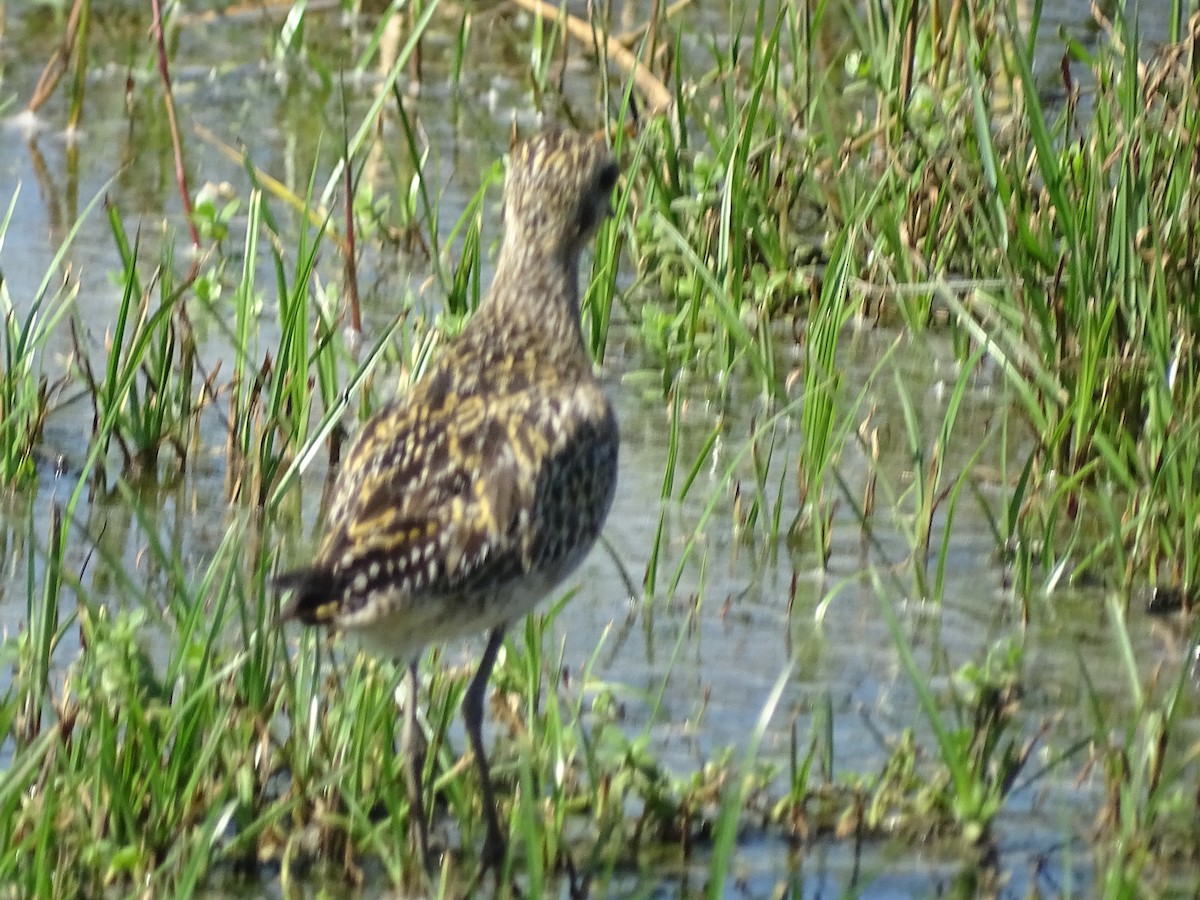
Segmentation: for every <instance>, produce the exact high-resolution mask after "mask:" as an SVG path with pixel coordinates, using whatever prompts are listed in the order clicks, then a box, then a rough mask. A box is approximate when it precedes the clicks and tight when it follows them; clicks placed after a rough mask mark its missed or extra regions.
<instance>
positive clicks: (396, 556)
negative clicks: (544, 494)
mask: <svg viewBox="0 0 1200 900" xmlns="http://www.w3.org/2000/svg"><path fill="white" fill-rule="evenodd" d="M537 405H538V404H537V402H536V401H535V399H534V397H533V394H532V392H529V391H521V392H517V393H515V394H509V395H505V396H503V397H489V398H487V399H486V400H485V399H484V398H483V397H479V396H476V397H467V398H463V399H459V400H456V401H455V402H453V403H448V404H445V405H443V406H441V407H440V408H436V409H431V408H430V407H428V406H426V405H422V404H413V405H397V406H395V407H392V408H389V409H388V410H387V412H386V413H385V414H383V415H381V416H379V417H377V418H375V419H373V420H371V421H370V422H368V424H367V425H366V426H365V427H364V433H363V434H362V436H361V437H360V438H359V440H358V441H357V442H356V444H355V446H354V448H353V449H352V451H351V452H350V454H348V457H347V460H346V463H345V467H344V468H343V474H342V476H341V478H340V479H339V490H338V491H337V494H336V497H335V501H334V505H333V507H332V509H331V513H330V517H329V524H328V528H329V531H328V534H327V536H326V539H325V542H324V543H323V545H322V547H321V550H320V553H319V554H318V559H317V566H316V567H315V568H317V569H318V570H324V571H328V572H329V573H330V574H331V576H332V584H333V587H334V590H333V593H334V594H335V597H334V598H332V599H334V600H335V602H336V608H331V609H329V613H330V618H332V617H335V616H336V617H341V616H345V615H348V614H353V612H354V611H356V610H357V609H360V608H362V607H363V606H364V605H365V604H366V603H367V602H368V600H369V599H370V597H371V596H372V595H373V594H376V593H378V592H386V593H388V594H389V595H391V596H392V597H393V598H397V597H400V598H402V597H405V596H411V595H413V594H414V593H416V592H431V593H435V594H438V593H449V592H453V591H455V590H458V589H460V588H461V587H462V586H463V585H465V584H467V583H469V582H470V583H473V582H476V581H477V580H479V579H493V580H506V579H508V578H512V577H515V576H516V575H518V574H520V572H522V571H523V570H525V569H526V568H527V567H528V560H527V559H526V558H524V557H525V556H526V554H525V553H523V548H524V547H527V546H528V544H529V542H528V540H523V537H524V535H523V533H522V532H523V531H525V530H527V529H528V528H529V526H530V510H531V509H532V506H533V502H534V493H535V490H536V482H537V473H538V471H539V470H540V466H541V463H542V460H543V459H544V456H545V453H546V452H547V450H548V447H547V446H546V442H545V441H541V440H538V439H537V438H536V437H535V436H531V435H530V434H529V432H530V431H531V429H530V428H529V427H528V423H529V422H530V420H531V417H533V416H535V415H536V407H537Z"/></svg>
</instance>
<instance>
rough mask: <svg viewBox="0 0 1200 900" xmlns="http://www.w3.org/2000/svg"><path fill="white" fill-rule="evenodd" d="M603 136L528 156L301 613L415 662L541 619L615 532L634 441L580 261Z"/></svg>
mask: <svg viewBox="0 0 1200 900" xmlns="http://www.w3.org/2000/svg"><path fill="white" fill-rule="evenodd" d="M616 174H617V172H616V165H615V163H614V162H613V161H612V160H611V158H610V157H609V155H608V153H607V150H606V149H605V148H604V145H603V143H602V142H600V141H597V140H595V139H583V138H581V137H579V136H577V135H573V134H571V133H569V132H548V133H547V134H545V135H542V136H540V137H539V138H538V139H535V140H534V141H531V142H529V143H527V144H525V145H522V147H520V148H518V149H517V150H516V151H515V152H514V158H513V160H512V161H511V163H510V169H509V175H508V180H507V183H506V188H505V211H504V222H505V239H504V243H503V246H502V248H501V253H500V259H499V261H498V263H497V270H496V276H495V278H494V280H493V283H492V286H491V288H490V290H489V291H488V294H487V295H486V296H485V298H484V300H483V302H482V303H481V305H480V308H479V311H478V312H477V313H476V315H475V316H474V317H472V319H471V320H470V322H469V323H468V325H467V327H466V328H465V329H464V331H463V333H462V334H461V335H460V336H459V338H458V339H457V340H455V341H453V342H452V343H451V344H450V345H449V346H448V347H447V348H446V350H445V352H444V353H443V354H442V355H441V357H440V358H439V359H438V360H437V361H436V362H435V363H434V364H433V366H432V368H431V369H430V370H429V371H428V372H427V373H426V374H425V376H424V377H423V378H422V379H421V381H419V382H418V383H417V384H416V385H415V386H414V387H413V389H412V390H411V391H410V392H409V393H408V394H407V395H406V396H404V397H402V398H400V399H398V400H396V401H394V402H392V403H390V404H389V405H387V406H386V407H384V408H383V409H381V410H380V411H379V412H378V413H376V415H375V416H373V417H372V418H371V419H370V420H369V421H368V422H367V423H366V424H365V425H364V426H363V428H362V431H361V433H360V434H359V436H358V438H357V439H356V441H355V442H354V444H353V446H352V447H351V449H350V451H349V453H348V454H347V457H346V460H345V462H344V465H343V468H342V471H341V473H340V475H339V478H338V481H337V485H336V488H335V491H334V497H333V501H332V505H331V507H330V512H329V516H328V520H327V528H326V534H325V539H324V541H323V543H322V545H321V548H320V550H319V552H318V554H317V558H316V560H315V562H314V564H313V565H312V567H310V568H307V569H303V570H300V571H298V572H294V573H290V574H288V575H285V576H282V577H281V579H280V584H281V585H282V586H283V587H288V588H292V589H293V590H294V591H295V593H294V595H293V597H292V599H291V601H290V602H289V604H288V605H287V607H286V608H285V609H284V611H283V615H284V617H285V618H293V617H294V618H298V619H300V620H301V621H303V622H305V623H308V624H326V625H333V626H336V627H339V628H342V629H347V630H352V631H354V632H356V633H358V634H359V635H360V637H361V638H362V639H363V640H364V641H365V642H366V643H368V644H371V645H373V646H375V647H376V648H377V649H380V650H383V651H384V652H387V653H389V654H391V655H394V656H396V657H397V658H400V659H412V658H414V657H415V655H416V654H417V653H419V652H420V650H421V649H422V648H423V647H424V646H425V645H427V644H429V643H433V642H437V641H439V640H444V639H446V638H448V637H452V636H455V635H460V634H469V633H473V632H477V631H481V630H484V629H486V628H493V627H496V626H499V625H502V624H504V623H505V622H508V621H511V620H513V619H515V618H517V617H519V616H521V615H524V614H525V613H526V612H528V611H529V610H530V609H531V608H532V607H533V606H534V605H535V604H536V603H537V602H538V601H539V600H540V599H541V598H542V597H543V596H544V595H545V594H546V593H547V592H548V591H550V590H551V589H553V587H554V586H555V585H556V584H557V583H558V582H559V581H561V579H562V578H564V577H565V576H566V575H567V574H569V572H570V571H571V570H572V569H574V568H575V567H576V566H577V565H578V563H579V562H580V561H581V559H582V557H583V556H584V555H585V554H586V552H587V551H588V549H590V547H591V546H592V544H593V543H594V541H595V539H596V538H597V536H598V535H599V532H600V528H601V526H602V524H603V522H604V518H605V516H606V515H607V513H608V509H609V506H610V504H611V501H612V496H613V491H614V487H615V484H616V472H617V447H618V435H617V425H616V420H615V418H614V416H613V412H612V408H611V406H610V404H609V401H608V400H607V398H606V397H605V395H604V393H603V391H602V389H601V387H600V385H599V383H598V382H597V379H596V377H595V374H594V372H593V370H592V364H591V360H590V358H589V357H588V354H587V351H586V348H585V347H584V344H583V339H582V335H581V333H580V327H579V302H578V286H577V281H578V272H577V268H578V257H579V252H580V250H581V249H582V246H583V243H584V242H585V241H586V240H587V238H588V237H590V235H591V234H592V233H593V232H594V230H595V228H596V227H597V226H598V225H599V222H600V221H601V220H602V219H603V218H604V216H605V215H606V214H607V212H608V198H609V195H610V194H611V191H612V188H613V185H614V183H615V180H616Z"/></svg>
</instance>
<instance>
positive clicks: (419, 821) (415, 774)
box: [400, 659, 429, 868]
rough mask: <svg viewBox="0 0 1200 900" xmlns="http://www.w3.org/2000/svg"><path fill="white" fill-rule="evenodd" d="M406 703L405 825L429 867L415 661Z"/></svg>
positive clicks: (409, 673)
mask: <svg viewBox="0 0 1200 900" xmlns="http://www.w3.org/2000/svg"><path fill="white" fill-rule="evenodd" d="M405 677H406V679H407V681H408V703H407V704H405V707H404V734H403V736H402V737H401V738H400V742H401V744H402V745H403V746H402V747H401V752H403V753H404V781H405V784H406V786H407V788H408V826H409V833H410V834H411V835H412V839H413V844H415V845H416V848H417V856H418V857H420V859H421V866H422V867H423V868H428V866H429V825H428V823H427V822H426V821H425V790H424V787H423V786H422V783H421V782H422V775H424V773H425V735H424V734H422V733H421V726H420V723H418V722H417V661H416V660H415V659H414V660H413V661H412V662H410V663H409V664H408V671H407V672H406V673H405Z"/></svg>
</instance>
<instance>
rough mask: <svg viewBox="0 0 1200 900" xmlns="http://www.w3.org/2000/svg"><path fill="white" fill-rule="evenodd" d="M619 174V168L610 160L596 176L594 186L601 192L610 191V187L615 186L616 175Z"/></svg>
mask: <svg viewBox="0 0 1200 900" xmlns="http://www.w3.org/2000/svg"><path fill="white" fill-rule="evenodd" d="M620 174H621V170H620V169H618V168H617V164H616V163H615V162H610V163H609V164H608V165H607V166H605V167H604V168H603V169H601V170H600V174H599V175H598V176H597V177H596V187H597V188H599V190H600V192H601V193H604V194H608V193H611V192H612V189H613V188H615V187H616V186H617V176H618V175H620Z"/></svg>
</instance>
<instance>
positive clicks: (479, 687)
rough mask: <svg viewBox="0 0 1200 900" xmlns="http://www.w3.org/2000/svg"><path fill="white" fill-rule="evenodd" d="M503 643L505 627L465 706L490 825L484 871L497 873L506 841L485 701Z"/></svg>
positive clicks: (492, 640) (491, 642)
mask: <svg viewBox="0 0 1200 900" xmlns="http://www.w3.org/2000/svg"><path fill="white" fill-rule="evenodd" d="M503 642H504V628H503V626H502V627H500V628H494V629H492V632H491V634H489V635H488V642H487V646H486V647H485V648H484V650H483V656H482V657H481V658H480V660H479V668H478V669H477V670H476V671H475V677H474V678H472V679H471V683H470V684H469V685H468V686H467V693H466V695H465V696H464V697H463V702H462V710H463V721H464V722H465V723H466V726H467V739H468V740H469V741H470V742H471V752H472V753H473V754H474V755H475V768H476V769H478V770H479V787H480V790H482V791H483V815H484V818H485V819H486V824H487V837H486V838H485V839H484V842H483V860H482V861H483V869H484V870H486V869H489V868H494V869H496V871H497V873H498V872H499V869H500V866H501V865H502V864H503V863H504V847H505V840H504V835H502V834H501V833H500V822H499V820H498V819H497V818H496V795H495V794H494V793H492V779H491V775H490V774H489V772H488V762H487V757H486V756H485V755H484V753H483V700H484V696H485V695H486V694H487V685H488V678H489V677H490V676H491V674H492V666H494V665H495V664H496V654H497V653H498V652H499V651H500V645H501V644H502V643H503ZM497 877H498V876H497Z"/></svg>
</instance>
